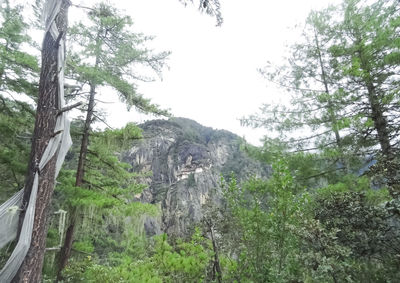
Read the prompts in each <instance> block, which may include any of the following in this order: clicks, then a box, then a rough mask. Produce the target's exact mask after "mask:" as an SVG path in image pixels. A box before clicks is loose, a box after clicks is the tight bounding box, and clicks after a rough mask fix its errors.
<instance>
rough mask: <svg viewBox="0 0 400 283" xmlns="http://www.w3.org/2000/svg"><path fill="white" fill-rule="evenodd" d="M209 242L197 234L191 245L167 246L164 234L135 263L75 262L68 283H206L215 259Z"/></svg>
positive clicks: (125, 259)
mask: <svg viewBox="0 0 400 283" xmlns="http://www.w3.org/2000/svg"><path fill="white" fill-rule="evenodd" d="M212 255H213V254H212V251H211V244H210V242H209V241H208V240H207V239H205V238H204V237H202V236H201V234H200V232H199V230H196V231H195V233H194V234H193V236H192V238H191V240H190V241H188V242H183V241H178V242H177V243H176V245H175V246H171V244H170V243H168V239H167V236H166V235H165V234H163V235H159V236H156V237H155V238H154V239H153V244H152V246H151V248H150V251H149V254H148V256H147V257H146V258H144V259H140V260H135V259H133V258H132V257H129V256H127V255H126V254H125V255H124V254H123V255H119V258H120V261H119V262H118V264H117V265H113V266H107V265H101V264H99V260H98V259H95V258H92V257H91V256H87V257H85V258H83V259H81V260H80V261H75V260H73V261H72V262H71V264H70V265H69V267H68V268H67V269H66V270H65V271H64V276H65V282H95V281H98V280H102V282H110V283H111V282H204V280H205V276H206V272H205V270H206V268H207V266H208V265H209V262H210V259H211V257H212Z"/></svg>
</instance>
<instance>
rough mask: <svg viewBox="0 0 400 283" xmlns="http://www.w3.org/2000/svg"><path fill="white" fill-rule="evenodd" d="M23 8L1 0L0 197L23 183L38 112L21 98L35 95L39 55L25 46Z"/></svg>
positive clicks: (26, 37) (28, 43)
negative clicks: (34, 54) (29, 51)
mask: <svg viewBox="0 0 400 283" xmlns="http://www.w3.org/2000/svg"><path fill="white" fill-rule="evenodd" d="M22 11H23V9H22V7H21V6H11V5H10V2H9V1H8V0H5V1H2V3H1V9H0V22H1V25H0V132H1V135H0V172H1V173H0V184H1V187H2V189H3V190H2V192H3V194H5V195H3V196H0V200H1V199H3V197H4V198H5V197H7V196H8V192H10V191H13V192H15V190H16V189H20V188H22V186H23V183H24V177H25V174H26V164H27V162H28V156H29V149H30V137H31V133H32V130H33V129H32V127H33V124H34V115H35V113H34V110H33V108H32V106H31V105H29V104H28V103H26V102H23V101H22V100H21V98H23V97H24V96H25V97H30V98H33V99H36V97H37V90H38V79H39V67H38V62H37V59H36V57H35V56H33V55H31V54H28V53H27V52H25V51H23V50H22V46H23V45H24V44H26V45H30V44H31V40H30V38H29V36H28V35H27V33H26V27H27V25H26V23H25V22H24V20H23V18H22V15H21V14H22ZM10 180H12V181H11V182H10Z"/></svg>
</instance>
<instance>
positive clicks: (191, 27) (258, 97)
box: [70, 0, 338, 145]
mask: <svg viewBox="0 0 400 283" xmlns="http://www.w3.org/2000/svg"><path fill="white" fill-rule="evenodd" d="M93 2H96V1H95V0H75V1H73V3H74V4H81V5H85V6H88V4H90V3H93ZM109 2H110V3H114V4H115V6H116V7H117V8H118V9H120V10H121V11H122V12H123V13H126V14H128V15H130V16H131V17H132V19H133V21H134V26H133V29H134V31H135V32H142V33H144V34H145V35H152V36H155V39H154V40H153V41H152V42H151V43H150V44H148V45H147V46H148V47H149V48H152V49H154V50H155V51H171V52H172V54H171V55H170V57H169V59H168V61H167V63H168V66H169V67H168V69H164V71H163V75H162V79H160V78H156V80H155V81H154V82H150V83H149V82H146V83H144V82H143V83H142V82H140V83H139V92H140V93H142V94H143V95H144V96H145V97H146V98H150V99H151V100H152V102H153V103H156V104H159V105H160V106H161V107H162V108H168V109H170V111H171V113H172V114H173V115H174V116H176V117H186V118H190V119H193V120H196V121H197V122H199V123H200V124H202V125H204V126H208V127H212V128H216V129H226V130H229V131H231V132H234V133H236V134H238V135H239V136H241V137H245V138H246V140H247V141H248V142H250V143H252V144H255V145H260V144H261V143H260V141H259V140H260V138H261V137H262V136H264V135H265V134H268V133H267V132H266V130H265V129H251V128H244V127H241V126H240V121H239V119H240V118H241V117H244V116H247V115H250V114H254V113H255V112H257V111H258V109H259V107H260V106H261V105H262V104H263V103H272V102H275V103H277V102H285V101H287V97H288V94H287V93H285V92H283V91H281V90H279V89H277V88H276V86H274V85H271V84H270V83H268V82H267V81H266V80H265V79H263V78H262V76H261V75H260V74H259V73H258V71H257V69H258V68H262V67H263V66H264V65H265V64H266V62H267V61H272V62H276V63H278V64H279V63H283V57H284V56H285V55H288V54H287V53H285V50H286V49H285V46H286V45H288V44H290V43H293V42H295V40H296V38H298V37H299V35H300V32H301V30H299V29H294V28H293V27H294V26H295V25H296V24H302V23H304V20H305V18H306V17H307V14H308V13H309V11H310V10H311V9H320V8H323V7H326V6H327V5H328V3H332V2H338V1H335V0H304V1H298V0H279V1H277V0H246V1H243V0H241V1H239V0H220V2H221V7H222V15H223V18H224V22H223V24H222V26H220V27H217V26H216V20H215V19H214V18H212V17H210V16H208V15H206V14H202V13H200V12H199V11H198V9H197V6H196V0H194V4H193V5H192V4H188V5H187V6H186V7H185V6H184V5H183V4H182V3H181V2H179V1H178V0H132V1H123V0H109ZM73 9H76V8H71V9H70V17H72V18H73V17H74V15H76V13H74V10H73ZM71 15H72V16H71ZM106 100H107V101H109V102H112V103H107V104H106V105H103V108H105V109H106V111H107V113H108V117H107V121H108V124H109V125H110V126H112V127H122V126H124V125H125V124H126V123H127V122H129V121H133V122H136V123H142V122H144V121H146V120H149V119H153V118H154V117H149V116H146V115H144V114H138V113H134V112H132V111H131V112H127V111H126V107H125V106H124V105H123V104H121V103H118V102H116V101H117V98H116V97H114V98H107V99H106Z"/></svg>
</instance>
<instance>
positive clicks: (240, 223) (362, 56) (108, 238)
mask: <svg viewBox="0 0 400 283" xmlns="http://www.w3.org/2000/svg"><path fill="white" fill-rule="evenodd" d="M182 2H183V3H186V2H190V1H182ZM199 3H200V8H201V10H204V11H205V12H207V13H210V14H212V15H214V16H216V17H217V23H218V24H220V23H221V22H222V18H221V14H220V10H219V1H203V0H202V1H199ZM1 8H2V9H1V11H0V20H1V21H0V22H1V26H0V43H1V45H0V132H1V135H0V186H1V188H2V189H1V193H0V200H4V199H6V198H7V197H9V196H10V195H11V194H12V193H14V192H15V191H17V189H19V188H21V187H22V186H23V183H24V176H25V175H26V167H27V162H28V161H27V160H28V155H29V147H30V138H31V135H32V129H33V123H34V111H33V106H32V105H31V104H30V103H35V100H36V98H35V97H36V93H37V85H38V83H37V79H38V70H39V68H38V59H37V58H36V56H34V55H31V54H29V53H27V52H25V51H23V50H24V49H23V48H22V47H23V46H24V45H30V44H31V40H30V38H29V36H27V34H26V29H25V27H26V25H25V23H24V19H23V18H22V16H21V13H20V11H21V9H22V7H20V6H13V5H11V4H10V2H9V1H3V2H2V4H1ZM88 11H89V12H88V18H89V20H90V24H83V23H79V24H77V25H76V26H74V27H73V28H71V30H70V33H71V38H72V39H73V40H71V41H72V43H71V52H70V54H69V59H68V60H69V65H68V66H69V73H68V74H69V76H70V79H72V80H74V82H75V83H77V84H78V85H79V88H78V90H76V89H75V91H73V92H72V93H70V97H69V99H71V100H73V99H80V98H79V95H81V94H82V93H79V92H80V91H81V90H83V92H87V93H89V97H88V106H87V108H85V109H84V110H85V112H86V114H87V117H86V119H85V120H83V119H77V120H76V121H74V123H73V124H72V127H71V131H72V133H73V135H74V139H75V140H76V141H79V140H80V139H81V137H82V136H83V138H82V146H81V147H80V148H78V147H77V146H75V147H73V148H72V150H71V151H70V152H69V154H68V156H67V157H66V164H65V166H64V169H63V171H61V173H60V176H59V178H58V180H57V181H58V185H57V188H56V191H55V195H54V201H53V203H52V211H53V212H54V211H57V210H59V209H65V210H67V211H68V217H67V221H66V222H62V218H59V216H57V215H58V214H57V215H56V214H54V215H53V214H52V217H51V221H50V226H49V227H50V228H49V230H48V235H47V246H48V247H54V249H51V250H49V251H47V253H46V262H45V265H44V266H45V267H44V270H43V279H44V281H54V280H58V281H59V282H97V281H103V282H304V283H306V282H307V283H311V282H334V283H337V282H398V280H399V278H400V269H399V265H400V249H399V246H400V242H399V241H400V240H399V239H400V196H399V194H400V183H399V174H398V171H399V168H400V163H399V160H400V159H399V156H398V154H399V150H398V149H399V146H398V145H399V135H398V133H399V131H400V129H399V115H398V113H399V103H400V87H399V75H398V74H399V63H400V51H399V50H400V41H399V38H400V14H399V11H400V10H399V5H398V1H394V0H393V1H383V0H377V1H375V2H371V1H361V0H344V1H343V3H342V4H341V5H338V6H331V7H329V8H327V9H324V10H321V11H313V12H311V13H310V14H309V16H308V18H307V20H306V23H305V26H304V29H303V36H302V38H301V39H300V40H299V42H298V43H296V44H295V45H293V46H291V47H290V49H289V60H288V62H287V63H286V64H283V65H281V66H273V65H272V64H268V65H267V66H266V67H264V68H262V69H261V70H260V72H261V73H262V74H263V75H264V77H265V78H266V79H267V80H268V81H269V82H272V83H275V84H276V83H277V84H279V85H280V86H281V87H282V88H284V89H286V90H287V92H288V94H289V95H291V97H292V100H291V103H290V105H286V106H283V105H264V106H263V107H262V113H261V114H255V115H251V116H249V117H247V118H245V119H243V124H245V125H250V126H254V127H265V128H266V129H267V130H269V131H273V132H275V133H278V134H279V139H278V138H272V137H270V136H266V137H265V139H264V144H263V146H262V147H253V146H251V145H248V144H243V145H242V149H243V151H245V152H246V153H247V154H248V155H249V156H251V157H253V158H255V159H258V160H259V161H261V162H263V163H264V164H266V166H271V168H272V169H271V175H270V176H269V177H268V178H267V179H265V178H264V179H263V178H259V177H256V176H253V177H251V178H249V179H248V180H246V181H245V182H242V183H239V182H238V181H237V178H236V177H235V175H233V174H231V175H230V176H228V175H229V174H230V172H231V171H237V172H240V170H241V169H242V167H243V165H242V164H241V163H240V162H239V161H237V159H235V156H232V157H231V158H230V159H228V160H227V161H226V163H225V168H223V170H222V172H221V173H222V175H223V177H221V184H220V186H219V188H216V190H218V192H222V195H223V197H222V198H221V200H219V202H218V203H208V202H207V203H206V204H205V205H204V207H203V212H204V213H203V219H202V220H201V221H200V222H198V223H197V227H193V233H192V235H191V236H190V237H188V238H176V237H174V238H172V237H168V235H166V234H160V235H156V236H153V237H149V236H148V235H146V233H145V231H144V223H145V221H146V220H147V217H159V218H161V216H160V214H161V213H162V211H160V208H159V207H158V206H157V205H155V204H148V203H142V202H140V201H138V198H137V197H136V196H137V195H138V194H140V193H141V192H142V191H143V190H144V189H146V185H143V184H140V180H141V179H142V177H143V172H141V173H139V172H134V169H137V168H132V167H131V166H130V165H129V164H127V163H124V162H122V161H121V159H120V156H119V155H120V153H121V151H123V150H126V149H128V148H129V146H130V145H131V142H132V141H133V140H137V139H141V138H143V137H142V135H141V131H140V129H139V128H138V127H137V126H136V125H134V124H127V125H126V126H125V127H123V128H121V129H107V130H93V129H92V127H91V125H92V123H93V121H94V120H95V119H98V120H102V119H103V118H102V117H101V116H100V115H97V114H96V112H95V111H94V107H95V102H94V101H95V94H96V91H98V90H99V89H101V88H102V87H104V86H109V87H111V88H113V89H114V91H116V92H117V94H118V95H119V97H120V99H121V100H122V101H124V102H126V104H127V106H128V107H134V108H136V109H137V110H139V111H142V112H146V113H154V114H162V115H166V114H167V112H166V111H164V110H161V109H160V108H159V107H158V105H154V104H152V103H150V101H149V100H147V99H145V98H143V97H142V95H140V94H139V93H138V92H137V88H136V85H135V80H137V79H139V80H148V79H149V78H147V77H146V76H144V75H142V74H140V73H135V72H133V64H134V63H135V64H144V65H147V66H148V67H150V69H152V70H153V71H155V72H156V73H159V72H161V70H162V67H163V65H164V60H165V59H166V57H167V56H168V55H169V53H168V52H162V53H159V54H153V53H152V52H150V51H149V50H148V49H146V48H145V47H144V44H145V43H146V41H147V40H149V39H150V38H148V37H145V36H143V35H142V34H134V33H132V32H131V30H130V28H131V26H132V20H131V19H130V17H128V16H122V15H119V14H118V11H117V10H116V9H115V8H113V7H111V6H109V5H106V4H99V5H97V6H95V7H94V8H90V9H89V10H88ZM74 41H79V42H80V46H76V45H74V44H73V43H74ZM87 93H86V94H87ZM22 97H24V100H23V99H21V98H22ZM26 98H30V99H31V100H29V101H32V102H29V103H27V102H23V101H26ZM159 123H163V122H159ZM173 123H175V124H177V125H179V128H180V129H182V132H183V133H184V139H185V140H184V141H185V143H183V142H182V145H181V146H182V147H187V148H189V147H190V144H189V143H190V142H193V143H208V142H210V141H213V140H214V139H217V138H218V137H217V136H216V135H218V134H221V132H219V133H218V132H217V133H216V132H214V131H212V129H210V128H204V127H200V126H199V125H197V124H195V126H193V121H189V120H185V119H176V120H173ZM221 135H222V134H221ZM89 136H90V142H89ZM235 146H239V145H236V144H235ZM199 155H200V153H199ZM184 159H186V158H184ZM235 161H237V162H235ZM78 163H79V164H80V165H77V164H78ZM145 174H146V173H145ZM78 175H79V176H78ZM146 176H147V175H146ZM184 182H185V184H186V185H187V186H188V187H191V188H196V187H197V185H198V184H197V183H196V178H195V175H194V173H191V174H190V175H189V176H188V178H187V180H185V181H184ZM157 201H158V200H157ZM65 234H66V235H67V236H64V235H65ZM64 238H66V239H68V243H69V247H67V250H68V249H69V251H67V253H65V249H63V250H61V252H60V251H59V249H60V245H62V244H63V243H67V240H66V239H64ZM8 248H9V247H6V248H5V249H3V250H2V251H0V257H1V258H0V262H4V261H5V258H6V257H7V256H8V255H9V252H10V251H9V250H8ZM68 259H70V260H69V262H68V264H67V260H68ZM57 265H59V266H58V267H57Z"/></svg>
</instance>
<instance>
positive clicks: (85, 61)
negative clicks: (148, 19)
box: [67, 3, 169, 115]
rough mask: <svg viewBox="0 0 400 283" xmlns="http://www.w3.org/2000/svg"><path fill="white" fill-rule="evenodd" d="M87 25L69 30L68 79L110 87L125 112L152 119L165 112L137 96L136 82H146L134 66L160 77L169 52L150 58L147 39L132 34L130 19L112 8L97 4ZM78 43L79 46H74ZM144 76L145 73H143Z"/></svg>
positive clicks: (146, 37) (150, 53) (147, 78)
mask: <svg viewBox="0 0 400 283" xmlns="http://www.w3.org/2000/svg"><path fill="white" fill-rule="evenodd" d="M88 18H89V23H78V24H77V25H75V26H73V27H71V28H70V30H69V34H70V38H71V40H70V41H69V42H71V43H72V45H71V46H70V47H69V48H68V50H69V52H70V55H69V57H67V61H68V66H69V68H70V69H69V71H68V73H69V76H71V78H73V79H74V80H76V81H77V82H79V84H81V85H82V87H84V86H85V85H86V84H88V85H90V87H91V88H92V90H93V89H95V88H96V87H100V86H109V87H112V88H113V89H114V90H115V91H116V92H117V93H118V95H119V98H120V99H121V101H123V102H124V103H126V105H127V107H128V109H129V108H130V107H135V108H136V109H137V110H139V111H142V112H145V113H153V114H156V115H168V112H167V111H165V110H162V109H160V108H159V106H158V105H155V104H152V103H150V100H149V99H146V98H144V97H143V96H142V95H141V94H139V93H138V92H137V85H136V81H138V80H142V81H150V80H151V78H149V77H147V76H143V75H141V74H139V73H138V72H137V71H136V68H137V66H142V68H141V69H142V71H141V72H145V73H146V71H143V68H148V69H150V70H151V71H153V72H155V73H156V74H158V75H160V74H161V70H162V68H163V66H164V64H165V60H166V58H167V57H168V55H169V52H161V53H158V54H154V53H153V52H152V51H151V50H149V49H148V48H146V47H145V44H146V43H147V42H148V41H149V40H151V39H152V38H151V37H148V36H144V35H143V34H138V33H133V32H132V31H131V29H132V24H133V23H132V19H131V18H130V17H129V16H125V15H121V14H120V12H119V11H117V9H116V8H114V7H112V6H110V5H108V4H106V3H100V4H97V5H96V6H94V7H93V9H91V10H89V12H88ZM75 42H79V46H77V45H75V44H74V43H75ZM147 72H148V71H147Z"/></svg>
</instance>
